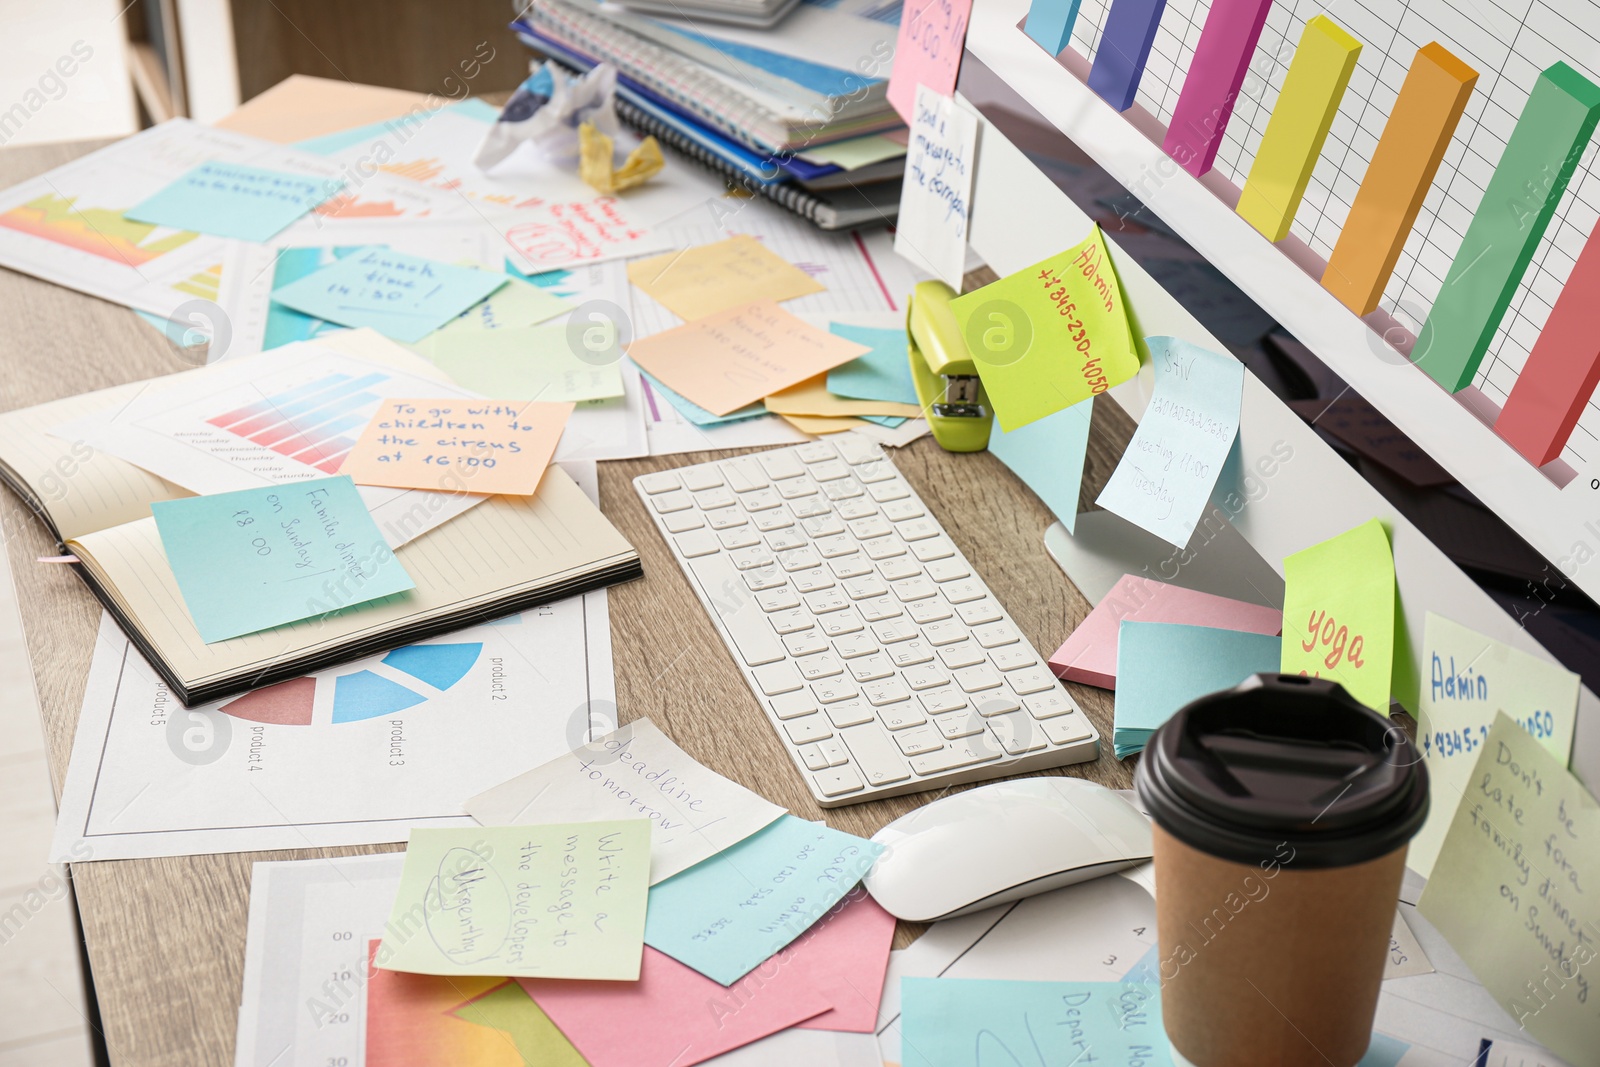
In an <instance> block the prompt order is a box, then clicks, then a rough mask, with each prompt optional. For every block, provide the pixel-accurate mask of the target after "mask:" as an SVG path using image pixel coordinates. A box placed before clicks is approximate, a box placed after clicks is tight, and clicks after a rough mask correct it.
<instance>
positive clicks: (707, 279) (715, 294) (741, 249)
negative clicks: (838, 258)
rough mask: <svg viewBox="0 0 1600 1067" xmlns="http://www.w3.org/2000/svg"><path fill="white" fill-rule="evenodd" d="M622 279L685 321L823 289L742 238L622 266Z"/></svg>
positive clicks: (765, 249) (754, 242)
mask: <svg viewBox="0 0 1600 1067" xmlns="http://www.w3.org/2000/svg"><path fill="white" fill-rule="evenodd" d="M628 280H629V281H631V282H632V283H633V284H634V285H635V286H636V287H637V288H639V289H640V290H642V291H643V292H644V293H646V294H647V295H649V296H651V297H653V298H654V299H655V300H656V301H657V302H659V303H660V304H661V305H662V306H664V307H665V308H666V309H667V310H668V311H670V312H672V313H673V314H674V315H676V316H678V317H679V318H680V319H684V320H685V321H692V320H694V319H703V318H705V317H706V316H707V315H715V314H716V313H717V312H719V311H727V310H728V309H730V308H736V307H743V306H744V305H746V304H753V303H755V302H756V301H757V300H773V301H781V300H792V299H794V298H795V297H797V296H806V295H807V294H809V293H820V292H822V290H823V287H822V286H821V285H819V284H818V283H817V280H816V279H815V278H813V277H811V275H809V274H807V273H806V272H805V271H803V270H801V269H800V268H799V267H796V266H795V265H794V264H792V263H790V262H789V261H788V260H786V259H783V258H782V257H780V256H778V255H776V254H775V253H774V252H773V251H772V250H771V249H769V248H768V247H767V246H766V245H764V244H762V243H761V242H760V241H758V240H756V239H755V238H754V237H751V236H749V235H748V234H739V235H737V236H734V237H730V238H728V239H727V240H726V241H718V242H716V243H715V244H709V245H699V246H698V247H695V248H686V249H684V250H682V251H680V252H668V253H667V254H666V255H661V256H654V257H652V258H650V259H636V260H634V261H633V262H632V263H629V264H628Z"/></svg>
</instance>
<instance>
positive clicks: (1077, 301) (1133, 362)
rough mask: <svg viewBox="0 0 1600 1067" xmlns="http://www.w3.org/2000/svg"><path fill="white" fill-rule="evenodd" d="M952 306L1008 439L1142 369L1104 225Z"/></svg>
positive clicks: (968, 295)
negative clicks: (1011, 433) (1031, 424)
mask: <svg viewBox="0 0 1600 1067" xmlns="http://www.w3.org/2000/svg"><path fill="white" fill-rule="evenodd" d="M950 307H951V308H952V309H953V310H954V311H955V313H956V319H957V321H958V322H959V323H960V325H961V334H962V336H963V337H964V338H965V339H966V342H967V348H968V349H970V350H971V352H972V356H973V359H974V360H975V361H976V362H977V366H978V376H979V377H980V378H982V379H983V386H984V390H985V391H986V392H987V393H988V394H989V402H990V403H991V404H993V405H994V413H995V417H996V418H998V419H999V420H1000V427H1001V429H1003V430H1005V431H1006V432H1007V433H1010V432H1011V431H1012V430H1015V429H1016V428H1017V427H1019V426H1026V425H1027V424H1028V423H1030V422H1034V421H1036V420H1038V419H1042V418H1044V417H1045V416H1046V415H1053V414H1055V413H1056V412H1058V411H1060V410H1062V409H1063V408H1069V407H1071V406H1072V405H1074V404H1076V403H1078V402H1079V401H1081V400H1087V399H1088V398H1089V397H1091V396H1095V395H1096V394H1099V393H1103V392H1105V391H1106V390H1107V389H1109V388H1111V387H1112V386H1113V385H1120V384H1121V383H1122V382H1125V381H1127V380H1128V379H1129V378H1132V377H1133V376H1134V375H1135V374H1137V373H1139V350H1138V349H1137V348H1136V347H1135V345H1134V340H1133V331H1132V329H1131V328H1130V327H1129V326H1128V312H1127V308H1126V306H1125V305H1124V304H1123V299H1122V288H1121V286H1120V285H1118V284H1117V272H1116V270H1115V269H1114V268H1113V267H1112V265H1111V258H1110V256H1109V255H1107V252H1106V245H1105V239H1104V238H1103V237H1102V236H1101V235H1100V227H1098V226H1096V227H1095V228H1094V229H1093V230H1092V231H1091V232H1090V234H1089V236H1088V237H1087V238H1085V239H1084V241H1083V242H1082V243H1081V244H1078V245H1074V246H1073V247H1072V248H1069V249H1067V250H1066V251H1065V252H1062V253H1061V254H1060V255H1056V256H1051V257H1050V258H1049V259H1047V260H1045V261H1044V262H1042V263H1036V264H1034V265H1033V266H1031V267H1028V268H1027V269H1026V270H1020V271H1018V272H1017V273H1015V274H1010V275H1007V276H1006V277H1004V278H1001V279H1000V280H999V281H997V282H991V283H990V284H988V285H986V286H984V287H983V288H982V289H978V290H976V291H974V292H971V293H968V294H967V295H966V296H962V297H958V298H957V299H955V300H953V301H951V303H950Z"/></svg>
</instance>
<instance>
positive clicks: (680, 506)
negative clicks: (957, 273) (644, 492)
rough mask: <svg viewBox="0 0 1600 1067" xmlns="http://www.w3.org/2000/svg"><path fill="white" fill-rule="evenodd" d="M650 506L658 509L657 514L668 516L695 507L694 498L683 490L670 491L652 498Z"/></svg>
mask: <svg viewBox="0 0 1600 1067" xmlns="http://www.w3.org/2000/svg"><path fill="white" fill-rule="evenodd" d="M650 506H651V507H653V508H655V509H656V512H657V514H661V515H667V514H670V513H672V512H674V511H686V510H688V509H689V508H692V507H694V497H692V496H690V495H689V494H688V493H685V492H684V491H683V490H682V489H669V490H667V491H666V492H665V493H662V494H661V495H660V496H657V497H653V498H651V500H650Z"/></svg>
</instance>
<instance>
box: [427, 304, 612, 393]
mask: <svg viewBox="0 0 1600 1067" xmlns="http://www.w3.org/2000/svg"><path fill="white" fill-rule="evenodd" d="M595 331H601V333H605V332H606V331H610V333H611V338H610V340H609V341H608V340H607V339H606V338H605V337H603V336H602V337H598V338H597V337H596V336H594V334H595ZM615 341H616V338H615V327H614V326H611V325H610V324H609V323H603V324H600V325H591V326H587V327H584V328H583V329H582V331H581V332H575V331H574V329H572V328H570V327H568V326H524V327H513V328H507V329H503V330H478V329H471V330H453V329H445V330H440V331H438V332H437V333H433V334H430V335H429V336H427V337H424V338H423V339H422V340H420V341H418V342H417V343H416V344H413V345H411V346H410V347H411V350H412V351H413V352H415V353H417V355H419V356H422V357H423V358H425V359H428V360H431V361H432V362H433V364H434V366H436V367H438V368H439V369H440V370H442V371H444V372H445V373H446V374H448V375H449V376H450V378H451V380H452V381H454V382H455V383H456V384H457V385H459V386H461V387H462V388H463V389H470V390H472V391H473V392H474V393H482V394H483V395H484V396H497V397H501V398H504V399H508V400H546V401H551V402H560V401H565V400H574V401H576V400H605V399H607V398H609V397H614V396H621V395H622V394H623V385H622V370H621V359H622V348H621V346H620V345H617V344H616V343H615Z"/></svg>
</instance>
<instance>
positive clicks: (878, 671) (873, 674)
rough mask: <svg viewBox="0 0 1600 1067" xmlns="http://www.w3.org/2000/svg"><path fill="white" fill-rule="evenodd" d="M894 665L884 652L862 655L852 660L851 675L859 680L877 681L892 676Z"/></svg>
mask: <svg viewBox="0 0 1600 1067" xmlns="http://www.w3.org/2000/svg"><path fill="white" fill-rule="evenodd" d="M894 673H895V670H894V665H893V664H891V663H890V662H889V661H888V660H887V659H885V658H884V657H883V654H882V653H873V654H872V655H870V656H860V657H858V658H856V659H853V660H851V661H850V677H852V678H854V679H855V680H856V681H858V682H875V681H877V680H878V679H879V678H892V677H893V676H894Z"/></svg>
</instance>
